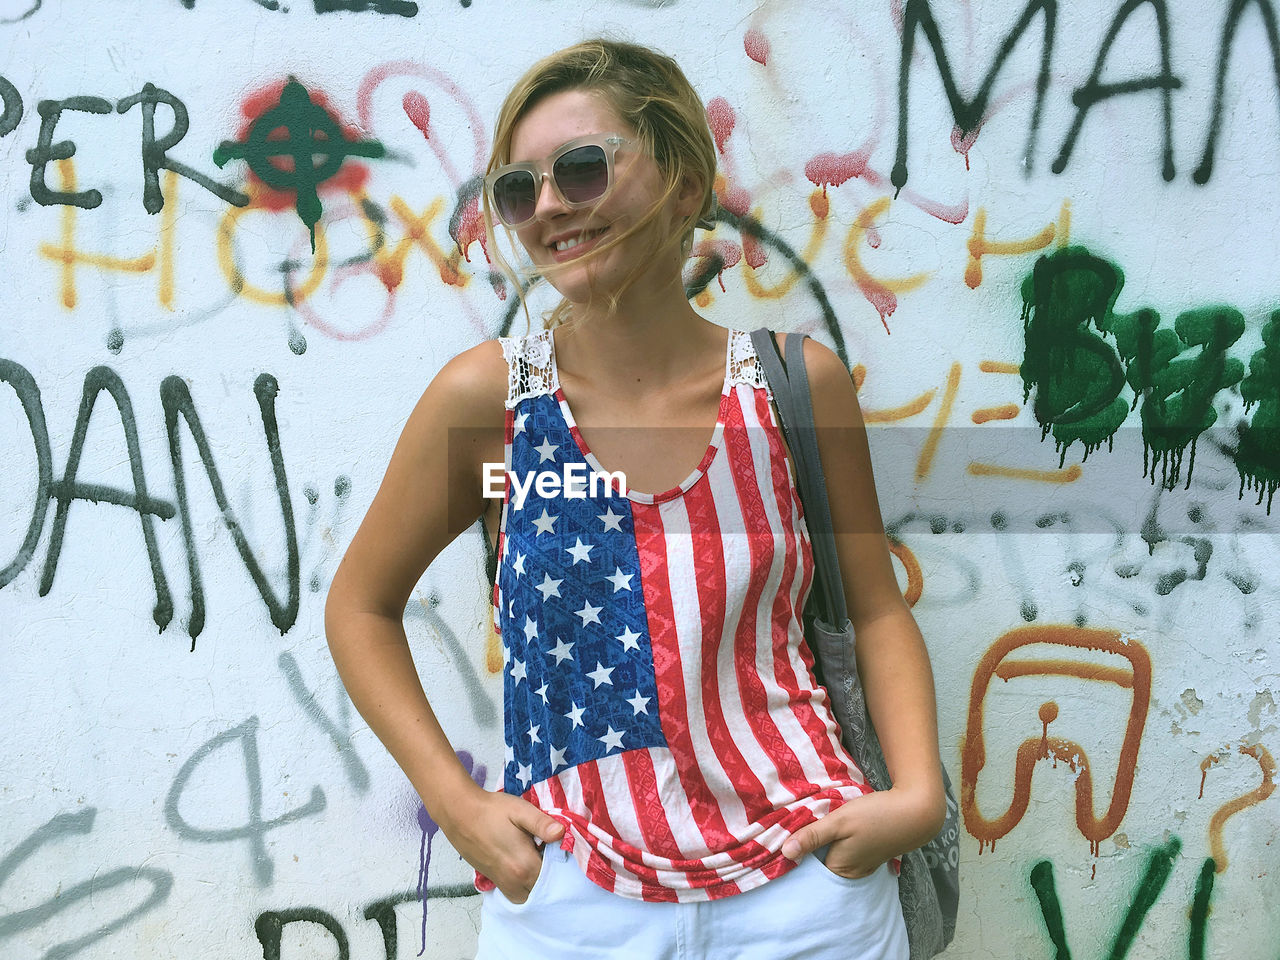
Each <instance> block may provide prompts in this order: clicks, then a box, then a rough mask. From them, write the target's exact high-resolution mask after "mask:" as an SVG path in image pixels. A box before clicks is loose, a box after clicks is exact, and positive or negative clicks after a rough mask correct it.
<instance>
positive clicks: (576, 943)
mask: <svg viewBox="0 0 1280 960" xmlns="http://www.w3.org/2000/svg"><path fill="white" fill-rule="evenodd" d="M825 854H826V850H825V849H823V850H819V851H818V853H817V855H813V856H807V857H805V858H804V859H803V860H801V861H800V863H799V864H798V865H797V866H796V867H795V868H794V869H792V870H789V871H788V872H787V873H785V874H783V875H782V876H780V877H778V878H776V879H774V880H770V881H769V882H767V883H765V884H762V885H761V886H759V887H755V888H753V889H751V890H748V891H747V892H746V893H739V894H735V895H734V896H730V897H723V898H721V899H719V900H707V901H698V902H694V903H651V902H648V901H644V900H633V899H630V898H628V897H621V896H618V895H617V894H615V893H611V892H610V891H608V890H605V889H603V888H602V887H600V886H597V885H596V884H595V883H592V882H591V881H590V880H588V879H587V878H586V876H585V875H584V874H583V873H582V869H581V868H580V867H579V866H578V862H577V860H575V859H574V858H573V857H572V856H571V855H569V854H567V853H565V852H564V851H562V850H561V849H560V846H559V844H555V843H553V844H548V845H547V846H546V847H545V848H543V856H542V869H541V871H540V872H539V874H538V880H537V882H536V883H535V884H534V886H533V890H532V892H530V894H529V899H528V900H526V901H525V902H524V903H520V904H516V903H512V902H511V901H510V900H508V899H507V898H506V897H504V896H503V895H502V892H501V891H500V890H497V889H494V890H491V891H489V892H487V893H484V894H482V901H481V907H480V918H481V921H480V922H481V927H480V939H479V946H478V950H477V953H476V960H569V958H572V960H579V958H581V960H597V958H606V957H625V958H627V960H703V958H706V960H725V958H733V960H906V957H907V928H906V925H905V924H904V923H903V920H902V908H901V907H900V906H899V904H898V878H897V877H896V876H895V875H894V874H893V872H892V870H891V868H890V866H889V865H888V864H887V863H886V864H883V865H882V866H881V867H880V869H879V870H877V871H875V872H874V873H873V874H871V875H870V876H868V877H863V878H860V879H858V880H850V879H847V878H845V877H841V876H838V875H836V874H834V873H832V872H831V871H830V870H828V869H827V868H826V866H825V865H824V864H823V858H824V857H825Z"/></svg>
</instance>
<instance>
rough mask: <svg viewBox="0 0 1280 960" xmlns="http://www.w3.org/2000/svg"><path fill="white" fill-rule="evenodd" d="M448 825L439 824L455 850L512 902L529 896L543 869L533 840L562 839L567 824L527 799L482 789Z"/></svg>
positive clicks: (539, 854) (461, 808)
mask: <svg viewBox="0 0 1280 960" xmlns="http://www.w3.org/2000/svg"><path fill="white" fill-rule="evenodd" d="M448 821H449V822H448V823H445V822H440V821H437V822H440V829H441V830H443V831H444V834H445V836H446V837H448V838H449V842H450V843H451V844H453V848H454V849H455V850H457V851H458V853H460V854H461V855H462V859H464V860H466V861H467V863H469V864H471V865H472V866H473V867H475V868H476V870H478V871H480V873H482V874H483V875H484V876H486V877H488V878H489V879H490V880H492V881H493V882H494V884H495V885H496V886H497V888H498V889H499V890H500V891H502V895H503V896H504V897H506V898H507V899H508V900H510V901H511V902H512V903H524V902H525V900H527V899H528V898H529V893H530V891H531V890H533V885H534V883H536V882H537V879H538V874H539V872H540V871H541V869H542V855H541V851H540V850H539V849H538V846H537V845H536V844H535V843H534V840H535V838H536V839H537V840H541V841H542V842H543V843H555V842H556V841H557V840H559V839H560V838H561V837H563V836H564V824H562V823H561V822H560V821H559V820H556V819H554V818H552V817H549V816H547V815H546V814H545V813H543V812H542V811H541V810H539V809H538V808H537V807H535V806H534V805H533V804H531V803H530V802H529V801H527V800H525V799H523V798H522V797H516V796H512V795H511V794H509V793H491V792H489V791H487V790H482V789H480V788H479V787H477V788H476V792H475V793H474V794H472V795H471V796H470V797H468V798H467V802H466V803H464V804H461V805H459V806H458V812H457V814H455V815H453V816H450V817H449V818H448Z"/></svg>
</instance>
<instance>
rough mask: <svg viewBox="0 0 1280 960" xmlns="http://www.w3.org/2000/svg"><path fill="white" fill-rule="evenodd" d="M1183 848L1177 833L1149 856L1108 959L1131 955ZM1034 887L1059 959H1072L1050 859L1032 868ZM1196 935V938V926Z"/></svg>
mask: <svg viewBox="0 0 1280 960" xmlns="http://www.w3.org/2000/svg"><path fill="white" fill-rule="evenodd" d="M1181 850H1182V841H1181V840H1179V839H1178V838H1177V837H1170V838H1169V842H1168V843H1166V844H1165V845H1164V846H1162V847H1158V848H1157V849H1156V850H1155V851H1153V852H1152V854H1151V857H1150V859H1148V860H1147V869H1146V872H1145V873H1144V874H1143V876H1142V880H1140V881H1139V883H1138V889H1137V890H1135V891H1134V894H1133V899H1132V900H1131V901H1130V903H1129V909H1128V910H1127V911H1126V912H1125V916H1124V920H1123V921H1122V922H1121V924H1120V929H1119V930H1118V931H1117V932H1116V937H1115V940H1114V941H1112V944H1111V952H1110V953H1108V954H1107V960H1124V958H1125V956H1127V955H1128V953H1129V948H1130V947H1132V946H1133V940H1134V937H1136V936H1137V935H1138V931H1139V930H1140V929H1142V922H1143V921H1144V920H1145V919H1146V918H1147V912H1148V911H1149V910H1150V909H1151V907H1152V905H1153V904H1154V903H1155V902H1156V900H1157V899H1158V898H1159V896H1160V892H1161V891H1162V890H1163V889H1164V885H1165V884H1166V883H1167V882H1168V881H1169V874H1170V873H1172V872H1173V862H1174V860H1175V859H1177V856H1178V854H1179V853H1180V852H1181ZM1210 862H1211V863H1212V861H1210ZM1031 888H1032V889H1033V890H1034V891H1035V894H1036V899H1038V900H1039V901H1040V912H1041V914H1042V915H1043V916H1044V925H1045V929H1046V930H1047V931H1048V932H1049V939H1051V940H1052V941H1053V945H1054V947H1055V948H1056V949H1057V954H1056V956H1055V960H1071V951H1070V949H1068V947H1067V934H1066V930H1065V928H1064V926H1063V923H1062V904H1061V903H1060V902H1059V901H1058V890H1057V887H1056V886H1055V885H1054V882H1053V865H1052V864H1051V863H1049V861H1048V860H1041V861H1040V862H1039V863H1037V864H1036V865H1035V866H1033V867H1032V868H1031ZM1210 889H1212V884H1210ZM1205 914H1206V916H1207V914H1208V899H1207V896H1206V900H1205ZM1192 936H1193V940H1194V930H1193V934H1192ZM1200 941H1201V943H1203V941H1204V931H1203V928H1202V929H1201V933H1200Z"/></svg>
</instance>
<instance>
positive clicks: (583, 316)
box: [556, 274, 726, 395]
mask: <svg viewBox="0 0 1280 960" xmlns="http://www.w3.org/2000/svg"><path fill="white" fill-rule="evenodd" d="M725 336H726V334H725V331H724V330H723V328H721V327H720V326H718V325H717V324H714V323H712V322H711V321H709V320H706V319H704V318H703V317H702V316H700V315H699V314H698V313H697V312H696V311H695V310H694V309H693V308H692V307H691V306H690V305H689V301H688V299H687V298H686V297H685V293H684V284H683V282H682V280H681V278H680V276H679V274H676V275H675V276H674V277H673V278H672V279H671V280H670V282H668V283H665V284H662V285H655V284H652V283H650V282H649V278H648V277H640V278H638V280H637V281H636V282H635V283H634V284H632V286H631V288H630V289H628V290H627V292H626V294H625V295H624V296H623V298H622V300H621V301H620V302H619V304H618V307H617V309H616V310H614V311H613V312H612V313H608V312H606V309H605V307H604V305H600V306H599V307H593V305H592V304H575V305H574V307H573V312H572V315H571V319H570V320H569V321H567V322H566V324H565V325H564V326H563V327H562V328H559V329H557V331H556V354H557V363H558V364H559V366H560V368H561V370H562V371H564V370H568V371H569V372H570V375H573V374H574V373H575V372H576V371H580V370H591V371H593V372H592V375H591V379H592V380H596V379H599V381H600V382H603V383H609V384H612V385H614V387H613V389H614V390H615V391H616V392H617V393H618V394H622V395H625V394H627V393H631V392H637V393H649V392H651V391H653V390H661V389H664V388H665V387H668V386H671V385H672V384H675V383H677V382H680V381H681V380H684V379H686V378H687V377H689V376H691V375H697V374H700V373H703V372H705V368H706V367H707V366H708V357H709V356H710V355H715V356H718V357H723V351H724V345H725Z"/></svg>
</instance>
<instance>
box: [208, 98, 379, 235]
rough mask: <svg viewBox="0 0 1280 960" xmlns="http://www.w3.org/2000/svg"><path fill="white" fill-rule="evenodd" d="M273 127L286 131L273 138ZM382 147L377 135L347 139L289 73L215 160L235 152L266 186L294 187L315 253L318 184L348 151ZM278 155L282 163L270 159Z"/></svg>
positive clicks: (360, 153)
mask: <svg viewBox="0 0 1280 960" xmlns="http://www.w3.org/2000/svg"><path fill="white" fill-rule="evenodd" d="M277 130H283V131H284V133H285V136H284V137H283V138H272V134H274V133H275V132H276V131H277ZM383 152H384V151H383V147H382V144H381V143H379V142H377V141H376V140H348V139H346V138H345V137H344V136H343V135H342V131H341V130H340V129H339V128H338V124H337V123H336V122H335V121H334V119H333V118H332V117H331V116H329V113H328V111H327V110H325V109H324V107H322V106H320V105H319V104H317V103H315V102H314V101H312V99H311V94H310V93H308V92H307V88H306V87H304V86H303V85H302V84H300V83H299V82H298V81H297V80H295V79H293V78H292V77H290V78H289V81H288V83H286V84H285V85H284V89H283V90H282V91H281V92H280V101H279V102H278V103H277V104H276V105H275V106H274V107H272V108H271V109H270V110H268V111H267V112H266V113H264V114H263V115H262V116H260V117H258V119H257V120H255V121H254V122H253V124H252V125H251V126H250V127H249V133H248V135H247V136H246V137H245V140H244V142H243V143H236V142H234V141H231V140H224V141H223V142H222V143H221V144H219V146H218V148H217V149H216V150H214V151H213V162H214V163H216V164H217V165H218V166H219V167H221V166H223V165H224V164H226V162H227V161H228V160H231V159H233V158H241V159H244V160H246V161H247V162H248V164H249V169H250V170H252V171H253V172H254V173H255V174H257V176H258V177H259V179H261V180H262V182H263V183H265V184H267V186H269V187H274V188H275V189H277V190H292V191H295V192H296V194H297V211H298V216H299V217H301V218H302V222H303V223H305V224H306V225H307V228H308V229H309V230H310V231H311V252H312V253H315V249H316V223H318V222H319V220H320V215H321V213H323V211H322V209H321V207H320V197H319V196H318V195H317V194H316V187H317V186H319V185H320V184H322V183H324V182H325V181H326V180H328V179H330V178H331V177H333V176H335V175H336V174H337V172H338V170H339V169H340V168H341V167H342V164H343V161H345V160H346V158H347V157H349V156H352V157H371V158H373V157H381V156H382V155H383ZM277 157H278V158H282V159H283V160H285V164H284V165H278V164H276V163H274V162H273V159H272V158H277ZM317 158H319V162H317Z"/></svg>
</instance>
